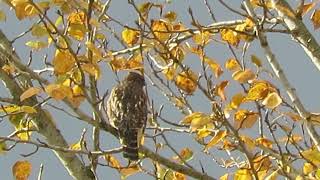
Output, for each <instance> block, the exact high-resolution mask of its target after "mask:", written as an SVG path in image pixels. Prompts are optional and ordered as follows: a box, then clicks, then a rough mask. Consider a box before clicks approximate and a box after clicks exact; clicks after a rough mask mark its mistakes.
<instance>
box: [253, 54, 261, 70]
mask: <svg viewBox="0 0 320 180" xmlns="http://www.w3.org/2000/svg"><path fill="white" fill-rule="evenodd" d="M251 62H252V63H253V64H255V65H256V66H257V67H258V68H260V67H261V66H262V61H261V60H260V59H259V58H258V57H257V56H256V55H254V54H253V55H251Z"/></svg>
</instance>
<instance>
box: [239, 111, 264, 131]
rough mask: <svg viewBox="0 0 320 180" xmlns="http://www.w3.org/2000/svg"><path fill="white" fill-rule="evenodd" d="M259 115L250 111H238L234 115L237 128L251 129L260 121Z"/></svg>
mask: <svg viewBox="0 0 320 180" xmlns="http://www.w3.org/2000/svg"><path fill="white" fill-rule="evenodd" d="M258 118H259V114H258V113H256V112H251V111H248V110H238V111H237V112H236V113H235V115H234V120H235V127H236V128H237V129H239V128H251V127H252V126H253V125H254V124H255V122H256V121H257V120H258Z"/></svg>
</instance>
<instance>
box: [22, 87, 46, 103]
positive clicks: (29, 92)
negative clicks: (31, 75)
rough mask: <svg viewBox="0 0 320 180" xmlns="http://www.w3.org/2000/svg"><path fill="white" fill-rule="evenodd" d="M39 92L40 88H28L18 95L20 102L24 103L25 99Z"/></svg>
mask: <svg viewBox="0 0 320 180" xmlns="http://www.w3.org/2000/svg"><path fill="white" fill-rule="evenodd" d="M40 92H41V89H40V88H37V87H30V88H29V89H27V90H26V91H24V92H23V93H22V94H21V95H20V101H24V100H25V99H28V98H30V97H32V96H34V95H37V94H39V93H40Z"/></svg>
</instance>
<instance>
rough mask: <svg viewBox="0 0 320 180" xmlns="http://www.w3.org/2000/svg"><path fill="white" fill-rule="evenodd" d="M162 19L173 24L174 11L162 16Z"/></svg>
mask: <svg viewBox="0 0 320 180" xmlns="http://www.w3.org/2000/svg"><path fill="white" fill-rule="evenodd" d="M164 18H166V19H168V20H169V21H170V22H173V21H175V20H176V19H177V13H175V12H174V11H169V12H167V13H166V14H165V15H164Z"/></svg>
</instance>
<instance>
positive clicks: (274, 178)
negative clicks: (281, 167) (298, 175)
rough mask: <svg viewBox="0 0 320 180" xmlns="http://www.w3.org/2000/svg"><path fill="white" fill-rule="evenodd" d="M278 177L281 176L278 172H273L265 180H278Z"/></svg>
mask: <svg viewBox="0 0 320 180" xmlns="http://www.w3.org/2000/svg"><path fill="white" fill-rule="evenodd" d="M278 175H279V173H278V170H276V171H273V172H272V173H271V174H269V175H268V176H267V177H266V178H265V180H277V177H278Z"/></svg>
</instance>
